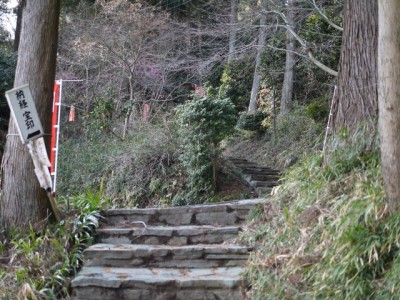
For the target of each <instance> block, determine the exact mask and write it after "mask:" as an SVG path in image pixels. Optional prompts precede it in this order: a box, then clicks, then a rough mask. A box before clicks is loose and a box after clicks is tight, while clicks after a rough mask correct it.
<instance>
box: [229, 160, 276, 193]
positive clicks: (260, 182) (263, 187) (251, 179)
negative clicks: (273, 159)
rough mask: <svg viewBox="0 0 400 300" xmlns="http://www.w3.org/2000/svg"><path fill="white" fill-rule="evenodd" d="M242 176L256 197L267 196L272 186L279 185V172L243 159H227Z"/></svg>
mask: <svg viewBox="0 0 400 300" xmlns="http://www.w3.org/2000/svg"><path fill="white" fill-rule="evenodd" d="M228 159H229V160H230V161H231V162H232V163H233V164H234V165H235V166H236V168H237V169H238V170H239V172H240V173H241V174H242V176H243V179H244V180H245V181H246V183H247V184H248V185H249V186H250V187H252V188H253V190H254V191H255V192H256V193H257V195H258V196H263V195H266V194H269V193H270V192H271V190H272V188H273V187H274V186H277V185H279V177H280V174H281V172H280V171H279V170H274V169H271V168H267V167H264V166H260V165H258V164H256V163H254V162H250V161H248V160H247V159H244V158H233V157H230V158H228Z"/></svg>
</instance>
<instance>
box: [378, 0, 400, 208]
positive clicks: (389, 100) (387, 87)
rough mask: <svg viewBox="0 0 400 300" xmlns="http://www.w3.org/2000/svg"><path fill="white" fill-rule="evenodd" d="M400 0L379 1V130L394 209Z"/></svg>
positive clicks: (399, 198)
mask: <svg viewBox="0 0 400 300" xmlns="http://www.w3.org/2000/svg"><path fill="white" fill-rule="evenodd" d="M399 15H400V2H399V1H398V0H380V1H379V43H378V79H379V86H378V91H379V132H380V139H381V154H382V155H381V162H382V173H383V178H384V182H385V190H386V194H387V197H388V200H389V207H390V209H391V211H393V212H396V211H398V209H399V208H400V186H399V183H400V138H399V137H400V23H399V22H398V17H399Z"/></svg>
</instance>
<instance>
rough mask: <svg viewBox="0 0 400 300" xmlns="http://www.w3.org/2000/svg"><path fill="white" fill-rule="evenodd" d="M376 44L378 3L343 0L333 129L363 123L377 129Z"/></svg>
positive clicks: (361, 0) (368, 0)
mask: <svg viewBox="0 0 400 300" xmlns="http://www.w3.org/2000/svg"><path fill="white" fill-rule="evenodd" d="M377 42H378V2H377V0H346V1H345V3H344V13H343V39H342V48H341V56H340V62H339V74H338V81H337V93H336V96H335V98H334V99H333V100H332V101H335V102H334V106H333V110H332V114H333V116H332V121H333V122H332V125H333V129H334V130H337V129H339V128H340V127H341V126H345V127H347V128H352V127H353V126H354V125H357V124H358V123H359V122H360V121H362V120H366V121H367V122H368V123H370V124H371V125H372V126H373V127H375V126H376V119H377V115H378V88H377V73H378V72H377V51H378V44H377Z"/></svg>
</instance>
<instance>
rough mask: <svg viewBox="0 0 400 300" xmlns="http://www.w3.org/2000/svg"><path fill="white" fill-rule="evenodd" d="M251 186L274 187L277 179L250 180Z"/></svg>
mask: <svg viewBox="0 0 400 300" xmlns="http://www.w3.org/2000/svg"><path fill="white" fill-rule="evenodd" d="M249 183H250V185H251V186H252V187H274V186H277V185H279V182H278V181H255V180H254V181H250V182H249Z"/></svg>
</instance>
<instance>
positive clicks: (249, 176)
mask: <svg viewBox="0 0 400 300" xmlns="http://www.w3.org/2000/svg"><path fill="white" fill-rule="evenodd" d="M243 178H244V179H245V180H246V181H248V182H250V181H278V180H279V175H274V174H270V175H262V174H244V175H243Z"/></svg>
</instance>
